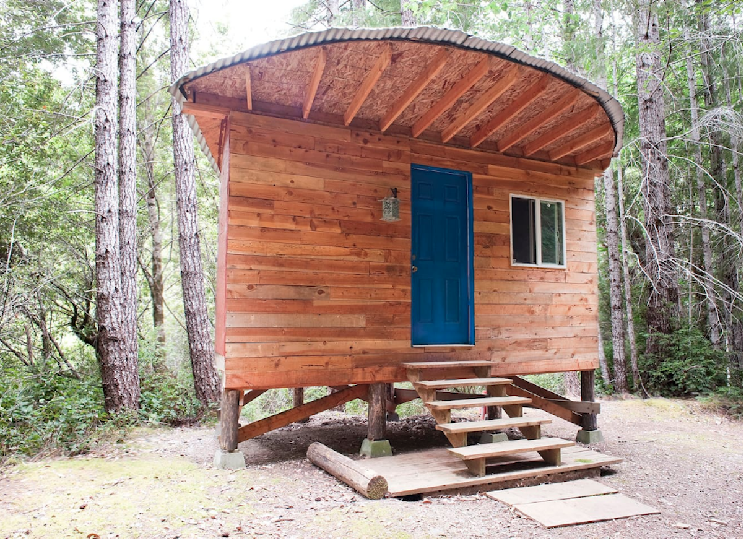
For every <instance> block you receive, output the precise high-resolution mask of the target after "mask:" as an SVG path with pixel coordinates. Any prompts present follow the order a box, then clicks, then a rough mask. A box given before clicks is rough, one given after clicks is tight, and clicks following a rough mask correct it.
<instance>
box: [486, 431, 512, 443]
mask: <svg viewBox="0 0 743 539" xmlns="http://www.w3.org/2000/svg"><path fill="white" fill-rule="evenodd" d="M507 441H508V436H507V435H506V433H505V432H483V433H482V436H480V443H481V444H494V443H496V442H507Z"/></svg>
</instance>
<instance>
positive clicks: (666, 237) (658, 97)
mask: <svg viewBox="0 0 743 539" xmlns="http://www.w3.org/2000/svg"><path fill="white" fill-rule="evenodd" d="M636 23H637V56H636V71H637V100H638V106H639V111H638V123H639V131H640V153H641V155H642V189H641V190H642V195H643V209H644V212H645V234H646V236H647V237H646V240H645V251H646V252H645V273H646V274H647V276H648V278H649V280H650V297H649V300H648V308H647V324H648V340H647V345H646V350H647V352H648V354H651V355H656V356H659V355H660V354H659V352H661V345H660V339H659V338H658V335H659V334H666V335H667V334H670V333H672V331H673V329H674V326H675V325H676V320H677V310H678V307H677V304H678V279H677V276H676V266H675V260H674V258H675V245H674V230H673V223H672V221H671V217H670V215H671V213H672V212H671V192H670V183H671V176H670V172H669V166H668V144H667V136H666V120H665V103H664V101H663V79H664V77H663V68H662V67H661V45H660V27H659V23H658V13H657V12H656V11H655V8H654V3H653V2H652V1H651V0H640V2H639V10H638V17H637V21H636Z"/></svg>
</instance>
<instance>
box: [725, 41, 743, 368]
mask: <svg viewBox="0 0 743 539" xmlns="http://www.w3.org/2000/svg"><path fill="white" fill-rule="evenodd" d="M724 52H725V45H723V46H722V50H721V55H723V58H724ZM721 63H722V64H723V65H724V64H725V62H724V60H723V61H722V62H721ZM723 80H724V84H725V97H726V100H727V105H728V107H730V108H731V109H732V108H733V99H732V95H731V92H730V79H729V77H724V78H723ZM738 82H739V83H740V78H738ZM741 93H743V92H741ZM739 146H740V138H739V137H738V131H737V130H735V129H731V130H730V149H731V153H732V158H731V165H732V168H733V181H734V182H735V199H736V202H737V204H738V233H739V234H743V185H741V174H740V160H739V157H738V151H739ZM736 337H737V339H736V340H737V342H738V345H739V346H735V347H734V348H733V354H732V356H731V365H730V367H731V368H732V369H733V370H737V369H743V331H741V332H740V333H739V335H736Z"/></svg>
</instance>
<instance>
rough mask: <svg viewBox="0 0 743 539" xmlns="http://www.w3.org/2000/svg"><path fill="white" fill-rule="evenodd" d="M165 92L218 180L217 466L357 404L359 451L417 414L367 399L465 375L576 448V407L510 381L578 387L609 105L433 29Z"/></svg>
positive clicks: (398, 32) (226, 67) (270, 47)
mask: <svg viewBox="0 0 743 539" xmlns="http://www.w3.org/2000/svg"><path fill="white" fill-rule="evenodd" d="M171 91H172V92H173V94H174V95H175V96H176V97H177V99H178V100H179V101H180V103H181V106H182V111H183V113H184V114H187V115H189V121H190V123H191V126H192V127H193V129H194V131H195V133H196V136H197V138H198V140H199V142H200V144H201V147H202V149H203V151H204V152H205V154H206V155H207V157H208V158H209V159H210V161H211V163H212V164H213V166H214V167H215V168H216V169H217V170H218V171H219V173H220V174H221V192H220V222H219V246H218V277H217V279H218V280H217V297H216V336H215V348H216V352H217V354H218V361H219V363H220V365H219V366H220V369H221V370H222V371H223V373H224V377H223V380H224V388H225V396H224V402H223V410H222V445H223V448H224V449H226V450H234V449H235V448H236V447H237V443H238V441H242V440H245V439H248V438H251V437H253V436H257V435H259V434H262V433H264V432H267V431H269V430H271V429H273V428H276V427H278V426H282V425H285V424H288V423H290V422H293V421H296V420H298V419H300V418H302V417H307V416H309V415H311V414H313V413H317V412H318V411H320V410H322V409H327V408H330V407H332V406H335V405H337V404H338V403H341V402H343V401H344V400H350V399H353V398H358V397H362V398H368V399H369V400H370V402H371V406H370V429H371V425H372V424H374V425H377V426H376V427H374V428H376V429H377V431H375V432H377V434H376V435H375V434H374V433H372V432H371V431H370V439H375V438H378V437H379V434H378V432H379V429H380V428H381V429H383V423H384V417H383V415H382V416H381V419H379V417H378V416H379V414H384V409H385V407H390V403H389V401H392V406H394V403H396V402H398V403H399V402H402V401H404V400H406V399H407V400H410V399H411V398H413V396H418V395H411V394H410V393H411V391H410V390H408V391H407V393H406V392H405V390H398V391H396V392H394V393H389V389H387V390H386V391H385V389H384V387H385V384H390V383H392V382H399V381H406V380H413V381H423V380H431V379H436V378H442V377H443V378H448V379H456V380H459V381H460V382H461V381H462V379H463V378H461V377H463V376H468V375H471V376H474V377H475V378H477V379H482V378H483V377H500V378H498V379H500V380H503V377H512V378H509V379H508V380H509V383H511V382H512V385H511V386H509V388H508V390H507V391H500V390H497V391H496V390H493V391H490V392H489V394H490V395H491V397H493V398H496V397H497V396H498V395H500V396H506V395H508V396H510V397H509V398H517V397H518V396H519V395H522V394H523V393H524V392H528V393H529V394H530V395H532V396H533V397H534V398H535V399H536V400H534V399H532V402H534V403H536V405H538V406H540V407H543V408H545V409H547V410H548V411H550V412H551V413H554V414H556V415H560V416H561V417H565V418H568V419H569V420H571V421H573V422H575V423H578V424H583V425H584V427H586V426H587V428H589V429H591V428H594V429H595V411H596V407H595V405H592V404H591V403H590V402H587V403H585V404H583V405H580V403H566V402H565V401H564V399H563V398H562V397H560V396H559V395H554V394H551V393H549V392H547V391H545V390H541V388H538V387H536V386H533V384H529V383H528V382H526V381H524V380H522V379H521V378H518V377H519V375H525V374H534V373H554V372H563V371H582V372H583V373H584V381H585V380H589V383H590V384H591V387H590V388H588V387H584V400H586V401H591V400H593V398H592V397H593V393H592V383H593V378H592V373H593V370H594V369H595V368H596V367H597V366H598V356H597V353H598V337H597V332H598V291H597V284H598V278H597V251H596V219H595V209H594V179H595V177H596V176H597V175H600V174H601V173H602V172H603V170H604V169H605V168H607V167H608V165H609V161H610V159H611V157H612V156H613V155H614V154H616V152H617V151H618V149H619V147H620V144H621V140H622V129H623V114H622V110H621V107H620V106H619V104H618V103H617V101H616V100H615V99H614V98H612V97H611V96H610V95H609V94H607V93H606V92H605V91H603V90H601V89H600V88H598V87H597V86H594V85H593V84H591V83H589V82H588V81H586V80H584V79H582V78H580V77H578V76H576V75H575V74H573V73H571V72H569V71H566V70H565V69H562V68H560V67H559V66H557V65H556V64H554V63H551V62H548V61H545V60H542V59H538V58H534V57H531V56H529V55H527V54H525V53H523V52H521V51H519V50H517V49H515V48H513V47H510V46H508V45H503V44H499V43H493V42H489V41H485V40H482V39H479V38H475V37H472V36H468V35H466V34H464V33H462V32H458V31H451V30H442V29H436V28H388V29H378V30H368V29H359V30H348V29H330V30H327V31H323V32H314V33H307V34H303V35H299V36H295V37H292V38H288V39H284V40H280V41H274V42H271V43H267V44H264V45H260V46H257V47H253V48H251V49H249V50H247V51H245V52H243V53H241V54H238V55H236V56H234V57H232V58H227V59H222V60H218V61H217V62H214V63H212V64H209V65H208V66H205V67H202V68H200V69H197V70H196V71H193V72H191V73H188V74H186V75H184V76H183V77H182V78H181V79H179V80H178V81H177V82H176V83H175V84H174V86H173V87H172V88H171ZM395 206H397V209H398V211H397V213H396V212H395ZM383 208H384V209H387V210H390V215H383ZM383 217H384V219H383ZM457 377H459V378H457ZM316 385H322V386H332V387H334V388H336V391H335V392H334V393H332V394H331V395H329V396H328V397H325V398H323V399H320V400H318V401H314V402H313V403H308V404H304V405H302V406H299V407H298V408H295V409H294V410H290V411H289V412H285V413H284V414H280V415H279V416H275V417H273V418H268V419H267V420H263V421H259V422H257V423H256V424H251V425H246V426H243V427H240V428H239V430H238V423H237V414H238V413H239V409H240V407H241V406H242V405H243V404H245V403H246V402H248V401H250V400H252V399H253V398H255V397H256V396H257V395H259V394H260V393H261V392H263V391H264V390H267V389H269V388H301V387H307V386H316ZM463 385H466V384H463ZM470 385H474V384H470ZM483 385H487V384H483ZM532 386H533V387H532ZM442 387H443V386H437V388H438V389H441V388H442ZM494 387H495V388H496V389H497V388H498V387H501V386H498V385H497V384H496V385H495V386H494ZM416 388H417V389H421V388H420V387H418V386H416ZM437 388H434V389H433V391H434V393H433V398H435V397H436V389H437ZM423 389H425V388H423ZM423 389H422V390H423ZM418 393H419V394H421V391H419V392H418ZM429 396H430V395H429ZM522 397H523V395H522ZM380 403H381V404H380ZM514 406H515V405H514ZM434 415H435V414H434ZM372 416H373V417H372ZM437 419H438V417H437ZM380 421H381V423H382V426H381V427H379V426H378V425H379V423H380ZM372 430H373V429H372ZM381 432H383V430H382V431H381ZM450 439H451V438H450Z"/></svg>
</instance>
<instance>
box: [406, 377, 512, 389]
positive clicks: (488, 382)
mask: <svg viewBox="0 0 743 539" xmlns="http://www.w3.org/2000/svg"><path fill="white" fill-rule="evenodd" d="M512 383H513V380H511V379H510V378H460V379H458V380H426V381H420V382H415V383H414V385H415V386H421V387H424V388H426V389H444V388H447V387H469V386H506V385H511V384H512Z"/></svg>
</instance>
